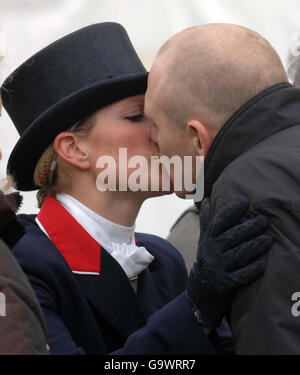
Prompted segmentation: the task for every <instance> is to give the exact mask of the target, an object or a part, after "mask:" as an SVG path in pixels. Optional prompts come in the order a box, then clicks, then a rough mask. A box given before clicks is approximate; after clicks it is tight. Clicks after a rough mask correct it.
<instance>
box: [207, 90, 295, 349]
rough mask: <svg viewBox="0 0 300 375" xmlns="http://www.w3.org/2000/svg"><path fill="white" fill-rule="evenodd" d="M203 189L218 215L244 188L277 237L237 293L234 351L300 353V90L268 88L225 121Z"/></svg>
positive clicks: (210, 157)
mask: <svg viewBox="0 0 300 375" xmlns="http://www.w3.org/2000/svg"><path fill="white" fill-rule="evenodd" d="M205 195H206V196H211V198H212V199H211V201H212V216H213V215H214V214H215V213H216V212H217V211H219V210H220V208H221V207H222V206H223V205H224V204H226V203H228V202H229V201H231V200H232V199H234V198H235V197H236V196H238V195H246V196H247V197H248V198H249V199H250V209H249V216H250V217H253V216H255V215H257V214H258V213H262V214H264V215H266V216H267V217H268V218H269V219H270V221H271V227H270V230H269V233H270V234H271V235H272V236H273V237H274V240H275V242H274V244H273V246H272V248H271V250H270V252H269V254H268V263H267V269H266V272H265V275H264V276H263V277H262V278H260V279H259V280H257V281H256V282H254V283H252V284H251V285H248V286H247V287H244V288H243V289H242V290H241V291H240V292H238V294H237V295H236V297H235V298H234V301H233V305H232V310H231V315H230V323H231V328H232V331H233V339H234V343H235V348H236V353H237V354H300V316H299V317H297V316H294V315H297V306H296V305H295V306H294V309H293V313H294V314H293V313H292V306H293V304H295V303H296V301H297V300H294V301H293V300H292V298H293V295H294V293H296V292H300V89H297V88H295V87H293V86H292V85H290V84H288V83H282V84H278V85H275V86H273V87H270V88H268V89H267V90H264V91H263V92H261V93H260V94H258V95H257V96H255V97H254V98H252V99H251V100H250V101H248V102H247V103H246V104H245V105H244V106H242V107H241V108H240V109H239V110H238V111H237V112H236V113H235V114H234V115H233V116H232V117H231V118H230V119H229V120H228V121H227V122H226V124H225V125H224V126H223V127H222V129H221V131H220V132H219V133H218V135H217V136H216V138H215V139H214V141H213V143H212V145H211V147H210V149H209V152H208V155H207V158H206V160H205ZM296 297H297V296H294V298H296ZM299 310H300V307H299ZM295 312H296V314H295Z"/></svg>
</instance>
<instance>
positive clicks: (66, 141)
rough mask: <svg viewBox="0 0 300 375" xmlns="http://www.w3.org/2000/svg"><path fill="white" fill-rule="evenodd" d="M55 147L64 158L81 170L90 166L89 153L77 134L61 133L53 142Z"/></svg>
mask: <svg viewBox="0 0 300 375" xmlns="http://www.w3.org/2000/svg"><path fill="white" fill-rule="evenodd" d="M53 148H54V150H55V152H56V153H57V154H58V155H59V156H60V157H61V158H62V159H64V160H65V161H66V162H68V163H69V164H71V165H73V166H74V167H77V168H79V169H81V170H87V169H88V168H89V167H90V162H89V159H88V155H87V153H86V152H85V149H84V147H83V145H82V143H81V142H80V139H79V137H78V135H77V134H75V133H71V132H62V133H59V134H58V135H57V136H56V138H55V140H54V142H53Z"/></svg>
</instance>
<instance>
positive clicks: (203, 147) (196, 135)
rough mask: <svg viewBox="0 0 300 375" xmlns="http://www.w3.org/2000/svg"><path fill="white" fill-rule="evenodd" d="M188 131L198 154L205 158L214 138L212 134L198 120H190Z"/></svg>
mask: <svg viewBox="0 0 300 375" xmlns="http://www.w3.org/2000/svg"><path fill="white" fill-rule="evenodd" d="M187 130H188V132H189V135H190V137H191V139H192V144H193V146H194V149H195V150H196V153H197V154H198V155H200V156H204V157H205V156H206V155H207V153H208V150H209V147H210V145H211V143H212V141H213V138H214V137H213V136H212V134H210V131H209V130H208V128H207V127H205V126H204V125H203V124H202V122H200V121H197V120H190V121H189V122H188V124H187Z"/></svg>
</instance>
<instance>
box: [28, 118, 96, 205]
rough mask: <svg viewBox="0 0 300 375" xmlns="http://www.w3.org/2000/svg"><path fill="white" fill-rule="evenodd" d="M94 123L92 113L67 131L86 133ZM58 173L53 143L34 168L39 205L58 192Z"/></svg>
mask: <svg viewBox="0 0 300 375" xmlns="http://www.w3.org/2000/svg"><path fill="white" fill-rule="evenodd" d="M94 124H95V117H94V116H93V114H91V115H90V116H89V117H87V118H86V119H84V120H82V121H78V122H77V123H76V124H74V125H73V126H71V127H70V128H69V129H67V130H66V131H67V132H71V133H75V134H77V135H84V134H86V133H87V132H88V131H89V130H90V129H92V127H93V126H94ZM57 175H58V173H57V153H56V152H55V150H54V148H53V143H52V144H50V145H49V146H48V147H47V148H46V150H45V151H44V153H43V154H42V156H41V157H40V159H39V160H38V162H37V165H36V167H35V170H34V177H33V179H34V183H35V185H36V186H38V187H40V189H39V190H38V192H37V195H36V197H37V201H38V206H39V207H41V206H42V204H43V202H44V200H45V198H46V197H47V196H53V197H55V195H56V194H57V193H58V191H59V187H58V184H57Z"/></svg>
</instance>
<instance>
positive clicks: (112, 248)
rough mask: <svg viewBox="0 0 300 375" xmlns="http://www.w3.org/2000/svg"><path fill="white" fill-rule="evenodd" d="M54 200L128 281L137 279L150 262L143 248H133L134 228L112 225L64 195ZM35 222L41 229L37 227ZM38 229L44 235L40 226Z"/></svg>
mask: <svg viewBox="0 0 300 375" xmlns="http://www.w3.org/2000/svg"><path fill="white" fill-rule="evenodd" d="M56 199H57V200H58V201H59V202H60V203H61V204H62V205H63V207H64V208H65V209H66V210H67V211H68V212H69V213H70V214H71V215H72V216H73V217H74V219H75V220H76V221H77V222H78V223H79V224H80V225H81V226H82V227H83V228H84V229H85V230H86V231H87V232H88V233H89V234H90V236H91V237H93V238H94V240H95V241H97V242H98V243H99V244H100V245H101V246H103V247H104V249H105V250H106V251H108V252H109V253H110V254H111V256H113V257H114V258H115V259H116V261H117V262H118V263H119V264H120V266H121V267H122V268H123V270H124V272H125V273H126V275H127V276H128V278H129V279H133V278H135V277H136V276H138V275H139V274H140V273H141V272H142V271H143V270H144V269H146V268H147V267H148V265H149V264H150V263H151V262H152V261H153V260H154V257H153V256H152V255H151V254H150V253H149V252H148V251H147V249H146V248H145V247H143V246H136V243H135V237H134V229H135V225H134V226H132V227H125V226H123V225H119V224H116V223H113V222H111V221H109V220H107V219H105V218H104V217H102V216H100V215H99V214H97V213H95V212H94V211H92V210H90V209H89V208H88V207H86V206H85V205H83V204H82V203H81V202H79V201H78V200H77V199H75V198H74V197H72V196H71V195H69V194H66V193H58V194H57V195H56ZM37 223H38V225H39V226H40V227H41V224H40V223H39V222H37ZM41 229H42V230H43V231H44V232H45V229H44V228H43V227H42V228H41ZM46 234H47V233H46Z"/></svg>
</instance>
